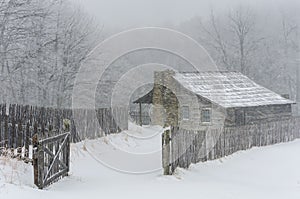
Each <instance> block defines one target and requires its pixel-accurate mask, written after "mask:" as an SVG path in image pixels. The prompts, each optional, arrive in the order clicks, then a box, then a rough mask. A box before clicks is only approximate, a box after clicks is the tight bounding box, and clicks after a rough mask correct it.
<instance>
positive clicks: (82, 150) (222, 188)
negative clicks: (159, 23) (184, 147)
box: [0, 125, 300, 199]
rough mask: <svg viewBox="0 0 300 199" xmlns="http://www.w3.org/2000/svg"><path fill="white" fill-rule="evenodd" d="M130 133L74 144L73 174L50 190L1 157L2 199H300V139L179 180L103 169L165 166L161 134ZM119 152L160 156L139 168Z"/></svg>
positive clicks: (204, 166)
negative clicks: (37, 186)
mask: <svg viewBox="0 0 300 199" xmlns="http://www.w3.org/2000/svg"><path fill="white" fill-rule="evenodd" d="M130 128H131V130H129V131H126V132H123V133H121V134H118V135H111V136H108V137H106V138H102V139H99V140H95V141H85V142H82V143H78V144H74V145H72V154H71V155H72V161H71V163H72V166H71V175H70V176H69V177H66V178H64V179H62V180H60V181H59V182H57V183H55V184H53V185H51V186H50V187H48V188H47V189H46V190H38V189H37V188H36V187H35V186H34V185H33V179H32V178H33V177H32V176H33V175H32V168H31V166H30V165H26V164H23V163H20V162H17V161H15V160H9V159H7V158H1V159H0V198H1V199H4V198H5V199H13V198H21V199H27V198H28V199H35V198H43V199H53V198H72V199H77V198H78V199H82V198H130V199H132V198H139V199H141V198H152V199H153V198H173V199H175V198H181V199H182V198H205V199H220V198H221V199H248V198H249V199H250V198H251V199H253V198H256V199H257V198H261V199H266V198H272V199H277V198H278V199H279V198H280V199H281V198H287V199H299V198H300V169H299V168H300V155H299V153H300V140H298V141H294V142H291V143H285V144H279V145H274V146H268V147H263V148H254V149H251V150H249V151H242V152H238V153H236V154H234V155H232V156H229V157H226V158H222V159H220V160H216V161H211V162H207V163H199V164H197V165H192V166H191V168H190V169H189V170H183V169H178V170H177V172H176V175H174V176H163V175H162V170H161V169H160V170H157V171H153V172H150V173H147V174H127V173H124V172H118V171H116V170H114V169H111V168H109V167H107V165H106V166H105V165H103V164H101V161H103V160H104V161H108V160H109V159H111V162H109V164H110V166H111V165H112V164H116V165H117V167H118V168H115V169H119V170H123V171H126V170H136V171H137V173H139V172H142V171H143V168H146V169H144V170H147V168H156V167H159V166H160V165H161V162H160V161H161V159H160V158H161V155H160V153H161V152H160V151H159V149H160V146H161V140H160V137H161V135H160V132H161V130H162V129H161V128H159V127H146V128H143V129H142V128H140V127H137V126H134V125H130ZM120 149H122V150H120ZM120 151H123V152H124V151H127V152H129V153H139V154H140V155H141V156H143V155H145V154H149V153H152V154H155V155H152V156H146V157H147V158H145V159H141V160H139V162H138V163H137V162H135V161H136V160H135V159H127V158H131V157H129V156H128V157H127V156H126V155H124V154H123V153H120ZM129 153H128V154H129ZM91 154H93V155H91ZM114 159H118V160H117V161H115V160H114ZM106 163H107V162H106Z"/></svg>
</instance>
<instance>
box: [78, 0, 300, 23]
mask: <svg viewBox="0 0 300 199" xmlns="http://www.w3.org/2000/svg"><path fill="white" fill-rule="evenodd" d="M72 1H75V2H77V3H78V4H79V5H81V6H82V7H83V8H84V9H85V10H86V11H87V12H88V13H89V14H91V15H93V16H95V17H96V19H97V20H99V22H100V23H102V24H103V25H104V26H106V27H114V28H116V27H119V28H130V27H136V26H158V25H165V24H168V25H170V24H171V25H173V24H174V25H176V24H178V23H181V22H183V21H185V20H188V19H190V18H192V17H194V16H200V17H206V16H207V15H208V14H209V12H210V10H211V9H214V10H216V11H218V12H224V11H227V10H228V9H231V8H234V7H236V6H239V5H246V6H250V7H253V8H255V9H258V10H261V11H262V12H264V13H272V12H281V10H284V9H290V8H293V9H295V10H299V9H300V1H299V0H185V1H183V0H72Z"/></svg>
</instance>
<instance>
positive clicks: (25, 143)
mask: <svg viewBox="0 0 300 199" xmlns="http://www.w3.org/2000/svg"><path fill="white" fill-rule="evenodd" d="M125 129H128V112H127V109H126V108H113V109H112V108H100V109H97V110H85V109H75V110H71V109H54V108H43V107H35V106H22V105H17V104H10V105H5V104H0V155H5V156H9V157H12V158H19V159H20V160H23V161H25V162H26V163H29V162H32V163H33V166H34V175H35V176H34V180H35V184H36V185H37V186H38V187H39V188H41V189H42V188H44V187H45V186H47V185H49V184H51V183H53V182H55V181H56V180H58V179H60V178H62V177H64V176H65V175H67V174H68V171H69V159H70V152H69V150H70V142H79V141H81V140H83V139H86V138H87V139H95V138H99V137H102V136H104V135H107V134H112V133H118V132H120V131H121V130H125ZM66 131H67V133H66Z"/></svg>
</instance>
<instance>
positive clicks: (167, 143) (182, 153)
mask: <svg viewBox="0 0 300 199" xmlns="http://www.w3.org/2000/svg"><path fill="white" fill-rule="evenodd" d="M298 138H300V118H291V119H287V120H282V121H273V122H265V123H261V124H252V125H245V126H240V127H225V128H223V129H210V130H207V131H197V130H184V129H179V128H178V127H172V128H171V131H169V130H168V131H165V133H164V134H163V136H162V145H163V151H162V153H163V167H164V174H165V175H169V174H172V173H173V172H174V171H175V169H176V168H177V167H181V168H188V167H189V166H190V164H191V163H197V162H205V161H207V160H214V159H218V158H221V157H225V156H228V155H231V154H233V153H235V152H237V151H241V150H247V149H250V148H252V147H260V146H267V145H272V144H276V143H281V142H289V141H293V140H295V139H298Z"/></svg>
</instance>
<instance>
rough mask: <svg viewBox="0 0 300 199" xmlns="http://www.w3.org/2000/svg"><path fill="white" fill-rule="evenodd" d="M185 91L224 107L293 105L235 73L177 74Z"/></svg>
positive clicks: (177, 78) (176, 77) (291, 102)
mask: <svg viewBox="0 0 300 199" xmlns="http://www.w3.org/2000/svg"><path fill="white" fill-rule="evenodd" d="M174 78H175V79H176V80H177V81H178V82H179V83H180V84H181V85H183V86H184V87H185V88H186V89H188V90H190V91H192V92H193V93H195V94H197V95H199V96H202V97H204V98H206V99H208V100H210V101H211V102H213V103H216V104H218V105H220V106H222V107H224V108H232V107H253V106H264V105H276V104H294V102H293V101H291V100H288V99H286V98H284V97H282V96H280V95H279V94H276V93H275V92H273V91H271V90H269V89H267V88H265V87H263V86H260V85H258V84H256V83H255V82H254V81H252V80H251V79H249V78H248V77H246V76H245V75H243V74H241V73H238V72H199V73H176V74H175V75H174Z"/></svg>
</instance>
